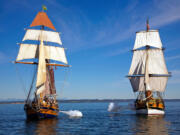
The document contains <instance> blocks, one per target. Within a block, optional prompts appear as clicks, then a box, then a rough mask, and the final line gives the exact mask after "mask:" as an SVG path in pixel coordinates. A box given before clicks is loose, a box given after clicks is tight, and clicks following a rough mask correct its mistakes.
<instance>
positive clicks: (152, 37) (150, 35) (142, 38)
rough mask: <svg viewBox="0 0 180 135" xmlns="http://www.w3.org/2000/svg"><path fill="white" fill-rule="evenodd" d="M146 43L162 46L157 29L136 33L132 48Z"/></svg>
mask: <svg viewBox="0 0 180 135" xmlns="http://www.w3.org/2000/svg"><path fill="white" fill-rule="evenodd" d="M146 45H149V46H152V47H155V48H159V49H161V48H162V43H161V39H160V36H159V32H158V30H149V31H140V32H137V33H136V40H135V44H134V48H133V50H136V49H139V48H141V47H145V46H146Z"/></svg>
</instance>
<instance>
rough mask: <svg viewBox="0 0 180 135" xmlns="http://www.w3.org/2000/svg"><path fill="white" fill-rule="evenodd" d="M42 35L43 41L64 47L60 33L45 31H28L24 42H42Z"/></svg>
mask: <svg viewBox="0 0 180 135" xmlns="http://www.w3.org/2000/svg"><path fill="white" fill-rule="evenodd" d="M41 34H42V35H41ZM40 35H41V36H42V39H43V41H48V42H54V43H58V44H60V45H62V42H61V39H60V36H59V33H58V32H53V31H45V30H35V29H28V30H27V31H26V34H25V36H24V38H23V41H25V40H39V41H40Z"/></svg>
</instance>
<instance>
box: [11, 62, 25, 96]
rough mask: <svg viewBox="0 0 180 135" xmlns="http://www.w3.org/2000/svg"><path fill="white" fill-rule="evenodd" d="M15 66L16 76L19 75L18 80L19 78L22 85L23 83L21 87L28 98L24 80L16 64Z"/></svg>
mask: <svg viewBox="0 0 180 135" xmlns="http://www.w3.org/2000/svg"><path fill="white" fill-rule="evenodd" d="M14 65H15V69H16V74H17V76H18V78H19V81H20V83H21V87H22V89H23V91H24V94H25V96H27V92H26V87H25V85H24V82H23V79H22V78H21V75H20V72H19V70H18V68H17V66H16V64H14Z"/></svg>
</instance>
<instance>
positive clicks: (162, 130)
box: [133, 115, 169, 135]
mask: <svg viewBox="0 0 180 135" xmlns="http://www.w3.org/2000/svg"><path fill="white" fill-rule="evenodd" d="M168 124H169V123H168V122H167V121H165V119H164V116H146V115H137V116H136V118H135V123H134V127H133V130H134V131H135V134H136V135H142V134H146V135H168V129H167V125H168Z"/></svg>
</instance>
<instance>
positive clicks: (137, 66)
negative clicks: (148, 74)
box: [129, 50, 146, 75]
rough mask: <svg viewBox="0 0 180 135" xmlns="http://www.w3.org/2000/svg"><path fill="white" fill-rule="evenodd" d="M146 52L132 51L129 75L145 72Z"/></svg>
mask: <svg viewBox="0 0 180 135" xmlns="http://www.w3.org/2000/svg"><path fill="white" fill-rule="evenodd" d="M145 62H146V52H145V51H144V50H137V51H134V54H133V59H132V63H131V67H130V70H129V75H141V74H144V73H145Z"/></svg>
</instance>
